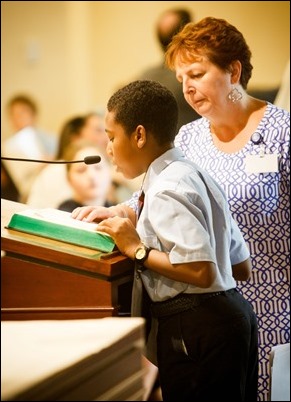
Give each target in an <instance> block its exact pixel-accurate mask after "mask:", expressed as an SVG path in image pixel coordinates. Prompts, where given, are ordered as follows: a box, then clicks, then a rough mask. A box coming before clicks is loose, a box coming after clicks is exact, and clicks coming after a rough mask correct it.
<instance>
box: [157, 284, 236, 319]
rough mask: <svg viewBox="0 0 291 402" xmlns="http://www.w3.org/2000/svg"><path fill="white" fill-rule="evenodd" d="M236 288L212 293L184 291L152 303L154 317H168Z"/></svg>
mask: <svg viewBox="0 0 291 402" xmlns="http://www.w3.org/2000/svg"><path fill="white" fill-rule="evenodd" d="M233 291H235V289H229V290H222V291H220V292H212V293H200V294H199V293H182V294H179V295H178V296H176V297H173V298H171V299H168V300H165V301H162V302H156V303H152V304H151V313H152V315H153V316H154V317H156V318H159V317H166V316H168V315H172V314H177V313H181V312H182V311H186V310H191V309H193V308H195V307H198V306H199V305H200V304H201V303H203V302H204V301H205V300H207V299H210V298H211V297H215V296H218V295H222V294H225V293H229V292H233Z"/></svg>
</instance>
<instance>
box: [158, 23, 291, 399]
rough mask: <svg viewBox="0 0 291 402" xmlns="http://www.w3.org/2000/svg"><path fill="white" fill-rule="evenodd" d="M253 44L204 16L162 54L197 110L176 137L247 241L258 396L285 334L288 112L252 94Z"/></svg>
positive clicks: (287, 320) (266, 383)
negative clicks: (213, 184) (220, 192)
mask: <svg viewBox="0 0 291 402" xmlns="http://www.w3.org/2000/svg"><path fill="white" fill-rule="evenodd" d="M250 59H251V52H250V50H249V47H248V45H247V44H246V42H245V39H244V37H243V35H242V34H241V33H240V32H239V31H238V30H237V29H236V28H235V27H234V26H232V25H230V24H229V23H228V22H227V21H225V20H222V19H217V18H210V17H209V18H204V19H203V20H202V21H200V22H198V23H196V24H194V23H190V24H188V25H187V26H186V27H185V28H184V29H183V30H182V31H181V32H180V33H179V34H177V35H176V36H175V37H174V38H173V40H172V42H171V44H170V46H169V47H168V50H167V54H166V62H167V64H168V66H169V67H170V68H172V69H174V70H175V72H176V77H177V79H178V81H180V82H181V84H182V88H183V93H184V96H185V99H186V100H187V102H188V103H189V104H190V105H191V106H192V107H193V109H194V110H195V111H196V112H197V113H199V114H200V115H201V116H202V118H201V119H198V120H196V121H193V122H192V123H189V124H187V125H185V126H183V127H182V128H181V130H180V131H179V134H178V136H177V137H176V142H175V145H176V146H178V147H180V148H181V149H182V150H183V152H184V154H185V155H186V157H188V158H189V159H191V160H192V161H194V162H196V163H197V164H198V165H199V166H201V167H202V168H204V169H206V170H207V171H208V172H209V173H210V174H211V175H212V176H213V177H214V178H215V179H216V181H217V182H218V183H220V184H221V185H222V187H223V188H224V190H225V192H226V194H227V197H228V201H229V205H230V209H231V212H232V215H233V217H234V218H235V220H236V221H237V223H238V225H239V227H240V229H241V231H242V232H243V234H244V237H245V239H246V241H247V243H248V246H249V248H250V252H251V257H252V264H253V274H252V278H251V280H249V282H247V283H246V284H245V283H244V285H242V284H240V286H239V288H240V290H241V291H242V293H243V294H244V295H245V296H246V297H247V298H248V300H250V301H251V302H252V304H253V306H254V308H255V311H256V314H257V317H258V322H259V348H260V349H259V397H258V398H259V399H258V400H260V401H262V400H267V396H268V390H269V356H270V352H271V348H272V346H274V345H277V344H281V343H286V342H290V332H289V328H290V325H289V324H290V315H289V310H290V308H289V297H290V290H289V289H290V287H289V270H290V262H289V255H290V245H289V237H290V229H289V222H290V212H289V203H290V201H289V142H290V114H289V113H288V112H287V111H285V110H283V109H280V108H277V107H275V106H274V105H272V104H270V103H268V102H264V101H262V100H259V99H255V98H252V97H250V96H249V95H248V94H247V92H246V89H247V84H248V82H249V79H250V78H251V73H252V65H251V62H250Z"/></svg>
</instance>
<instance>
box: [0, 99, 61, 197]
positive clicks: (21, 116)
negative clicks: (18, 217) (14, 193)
mask: <svg viewBox="0 0 291 402" xmlns="http://www.w3.org/2000/svg"><path fill="white" fill-rule="evenodd" d="M7 108H8V116H9V120H10V124H11V127H12V130H13V134H12V135H10V136H9V137H8V138H7V139H5V140H4V141H3V147H2V152H3V156H5V157H10V158H11V157H13V158H25V159H52V158H53V155H54V153H55V149H56V144H57V140H56V137H55V135H53V134H50V133H47V132H44V131H43V130H41V129H39V127H38V126H37V116H38V109H37V105H36V103H35V102H34V101H33V100H32V99H31V98H30V97H28V96H26V95H17V96H15V97H13V98H12V99H11V100H10V101H9V103H8V105H7ZM4 163H5V168H6V170H7V172H8V174H9V176H10V177H11V179H12V181H13V182H14V184H15V186H16V188H17V190H18V192H19V194H20V201H22V202H26V199H27V196H28V194H29V191H30V188H31V186H32V183H33V181H34V179H35V177H36V176H37V175H38V173H39V172H40V170H41V169H42V168H43V165H42V164H39V163H33V162H22V161H21V162H20V161H5V162H4Z"/></svg>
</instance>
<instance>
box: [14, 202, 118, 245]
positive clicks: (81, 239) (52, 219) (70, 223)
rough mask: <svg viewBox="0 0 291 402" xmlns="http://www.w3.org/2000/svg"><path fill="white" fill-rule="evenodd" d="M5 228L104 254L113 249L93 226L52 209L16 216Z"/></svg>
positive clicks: (24, 212)
mask: <svg viewBox="0 0 291 402" xmlns="http://www.w3.org/2000/svg"><path fill="white" fill-rule="evenodd" d="M7 228H8V229H14V230H18V231H20V232H25V233H30V234H33V235H38V236H42V237H47V238H49V239H55V240H60V241H63V242H65V243H71V244H76V245H78V246H83V247H88V248H92V249H94V250H100V251H104V252H110V251H112V250H113V249H114V247H115V243H114V240H113V239H112V237H110V236H109V235H107V234H106V233H103V232H100V231H98V224H97V223H93V222H92V223H91V222H84V221H78V220H76V219H73V218H72V217H71V213H70V212H65V211H60V210H58V209H54V208H45V209H27V210H24V211H22V212H17V213H15V214H14V215H13V216H12V218H11V220H10V222H9V224H8V225H7Z"/></svg>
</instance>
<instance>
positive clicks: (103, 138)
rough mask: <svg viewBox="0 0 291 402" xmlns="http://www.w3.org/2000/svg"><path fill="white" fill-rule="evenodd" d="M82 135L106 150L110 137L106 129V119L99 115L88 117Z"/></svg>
mask: <svg viewBox="0 0 291 402" xmlns="http://www.w3.org/2000/svg"><path fill="white" fill-rule="evenodd" d="M81 137H82V138H84V139H86V140H88V141H90V142H92V143H93V144H96V145H97V146H98V147H100V148H101V149H102V151H104V152H106V147H107V144H108V137H107V135H106V133H105V129H104V119H103V118H102V117H101V116H98V115H92V116H90V117H88V118H87V119H86V124H85V126H84V127H83V128H82V131H81Z"/></svg>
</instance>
